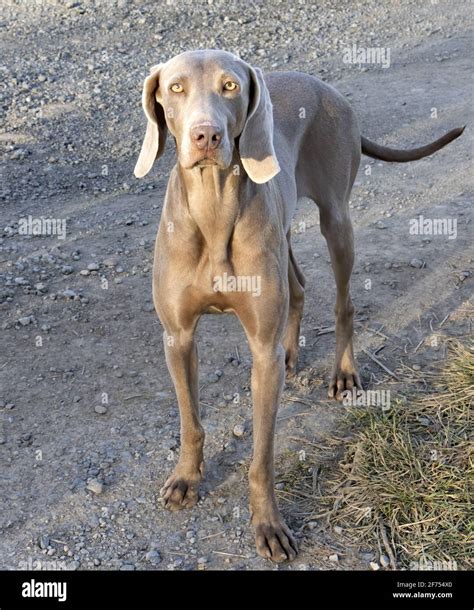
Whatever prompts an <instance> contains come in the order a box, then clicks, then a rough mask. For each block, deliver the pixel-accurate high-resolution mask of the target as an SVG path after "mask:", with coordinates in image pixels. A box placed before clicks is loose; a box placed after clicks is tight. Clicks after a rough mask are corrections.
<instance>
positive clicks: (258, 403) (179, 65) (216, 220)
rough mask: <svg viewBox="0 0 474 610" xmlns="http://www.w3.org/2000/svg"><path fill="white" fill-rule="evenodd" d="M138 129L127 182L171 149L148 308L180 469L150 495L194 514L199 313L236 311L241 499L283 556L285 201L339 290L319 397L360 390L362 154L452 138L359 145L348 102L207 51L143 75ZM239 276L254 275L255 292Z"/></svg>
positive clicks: (295, 307) (415, 152)
mask: <svg viewBox="0 0 474 610" xmlns="http://www.w3.org/2000/svg"><path fill="white" fill-rule="evenodd" d="M142 104H143V109H144V112H145V115H146V118H147V128H146V134H145V137H144V141H143V145H142V148H141V152H140V155H139V158H138V161H137V164H136V166H135V175H136V176H137V177H138V178H140V177H142V176H144V175H145V174H147V173H148V172H149V171H150V169H151V167H152V165H153V163H154V161H155V159H157V158H159V157H160V156H161V155H162V154H163V151H164V148H165V140H166V137H167V133H168V132H169V133H170V134H171V135H172V136H173V137H174V139H175V143H176V149H177V163H176V165H175V166H174V167H173V169H172V171H171V174H170V177H169V181H168V187H167V191H166V197H165V203H164V207H163V212H162V216H161V222H160V226H159V230H158V235H157V240H156V247H155V255H154V268H153V300H154V304H155V308H156V312H157V314H158V316H159V318H160V320H161V323H162V325H163V327H164V347H165V354H166V362H167V365H168V369H169V371H170V374H171V377H172V379H173V383H174V387H175V390H176V394H177V399H178V404H179V411H180V418H181V448H180V456H179V460H178V463H177V465H176V467H175V469H174V471H173V473H172V474H171V476H170V477H169V478H168V479H167V481H166V482H165V484H164V487H163V488H162V489H161V496H162V501H163V504H164V505H165V507H166V508H168V509H170V510H179V509H183V508H190V507H192V506H194V505H195V504H196V502H197V500H198V486H199V483H200V481H201V478H202V476H203V472H204V461H203V445H204V430H203V427H202V425H201V422H200V418H199V392H198V355H197V346H196V342H195V329H196V325H197V323H198V320H199V318H200V317H201V315H202V314H205V313H233V314H235V315H236V316H237V317H238V318H239V320H240V322H241V324H242V326H243V328H244V330H245V333H246V336H247V339H248V343H249V346H250V350H251V353H252V381H251V389H252V400H253V443H254V447H253V457H252V463H251V466H250V470H249V501H250V511H251V515H252V524H253V526H254V529H255V539H256V547H257V551H258V553H259V554H260V555H261V556H263V557H265V558H269V559H271V560H272V561H274V562H282V561H285V560H293V559H294V558H295V556H296V554H297V544H296V541H295V538H294V536H293V534H292V532H291V531H290V529H289V528H288V526H287V525H286V523H285V521H284V520H283V518H282V516H281V514H280V512H279V509H278V506H277V502H276V498H275V493H274V484H275V481H274V471H273V453H274V433H275V421H276V415H277V409H278V404H279V402H280V398H281V394H282V389H283V386H284V380H285V371H286V374H287V375H292V374H294V372H295V367H296V361H297V356H298V339H299V332H300V321H301V317H302V313H303V302H304V286H305V278H304V276H303V273H302V272H301V269H300V268H299V267H298V264H297V262H296V260H295V257H294V254H293V251H292V248H291V241H290V237H291V220H292V217H293V215H294V212H295V208H296V202H297V199H298V198H300V197H308V198H310V199H312V200H313V201H315V202H316V203H317V205H318V207H319V213H320V221H321V232H322V234H323V236H324V237H325V239H326V241H327V245H328V249H329V254H330V258H331V263H332V268H333V271H334V277H335V281H336V287H337V297H336V305H335V317H336V327H335V328H336V331H335V334H336V360H335V365H334V370H333V373H332V377H331V379H330V384H329V397H333V398H336V399H338V400H341V399H342V397H343V395H344V392H345V391H347V390H352V388H360V387H361V382H360V379H359V375H358V373H357V368H356V363H355V359H354V351H353V346H352V335H353V319H354V306H353V304H352V300H351V296H350V290H349V281H350V276H351V272H352V267H353V261H354V245H353V231H352V226H351V220H350V216H349V206H348V201H349V196H350V192H351V188H352V185H353V183H354V180H355V177H356V174H357V171H358V168H359V164H360V158H361V153H362V154H365V155H368V156H370V157H373V158H375V159H381V160H382V161H398V162H406V161H414V160H416V159H421V158H422V157H426V156H428V155H431V154H432V153H434V152H436V151H437V150H439V149H440V148H442V147H443V146H445V145H446V144H448V143H449V142H451V141H452V140H454V139H455V138H457V137H458V136H460V135H461V133H462V131H463V128H457V129H454V130H452V131H450V132H449V133H447V134H445V135H444V136H443V137H441V138H440V139H438V140H436V141H435V142H432V143H431V144H428V145H426V146H422V147H420V148H415V149H412V150H395V149H392V148H387V147H385V146H380V145H378V144H375V143H374V142H371V141H370V140H368V139H367V138H365V137H363V136H361V134H360V131H359V125H358V122H357V118H356V116H355V114H354V112H353V110H352V108H351V106H350V105H349V103H348V102H347V101H346V99H345V98H344V97H343V96H342V95H341V94H339V93H338V92H337V91H336V90H335V89H333V88H332V87H331V86H330V85H328V84H326V83H324V82H322V81H321V80H319V79H318V78H315V77H314V76H309V75H306V74H302V73H299V72H272V73H270V74H267V75H266V76H265V77H264V76H263V74H262V72H261V70H260V69H259V68H254V67H252V66H250V65H249V64H247V63H245V62H244V61H242V60H241V59H239V58H238V57H237V56H235V55H233V54H231V53H228V52H225V51H216V50H200V51H191V52H185V53H182V54H180V55H178V56H176V57H174V58H173V59H170V60H169V61H167V62H166V63H163V64H160V65H157V66H155V67H153V68H152V69H151V73H150V75H149V76H148V77H147V78H146V79H145V82H144V85H143V94H142ZM242 278H257V279H258V284H259V286H260V290H259V291H256V290H250V289H239V287H240V288H242V286H244V287H245V286H247V287H248V286H249V282H245V281H244V282H242V281H241V279H242Z"/></svg>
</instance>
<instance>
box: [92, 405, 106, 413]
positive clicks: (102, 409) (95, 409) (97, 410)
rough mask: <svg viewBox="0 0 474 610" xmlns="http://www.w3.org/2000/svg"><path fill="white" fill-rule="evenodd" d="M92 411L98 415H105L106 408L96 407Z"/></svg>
mask: <svg viewBox="0 0 474 610" xmlns="http://www.w3.org/2000/svg"><path fill="white" fill-rule="evenodd" d="M94 411H95V412H96V413H98V414H99V415H105V414H106V413H107V407H106V406H105V405H97V406H96V407H94Z"/></svg>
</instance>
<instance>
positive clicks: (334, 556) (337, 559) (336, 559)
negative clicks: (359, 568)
mask: <svg viewBox="0 0 474 610" xmlns="http://www.w3.org/2000/svg"><path fill="white" fill-rule="evenodd" d="M328 559H329V561H332V562H333V563H337V562H338V561H339V555H338V554H337V553H334V554H333V555H329V557H328Z"/></svg>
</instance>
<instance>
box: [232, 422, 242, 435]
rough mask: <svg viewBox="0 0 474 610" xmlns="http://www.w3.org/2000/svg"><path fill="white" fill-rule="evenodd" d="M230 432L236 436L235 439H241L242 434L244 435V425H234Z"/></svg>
mask: <svg viewBox="0 0 474 610" xmlns="http://www.w3.org/2000/svg"><path fill="white" fill-rule="evenodd" d="M232 431H233V433H234V436H236V437H237V438H242V437H243V436H244V434H245V425H244V424H236V425H235V426H234V429H233V430H232Z"/></svg>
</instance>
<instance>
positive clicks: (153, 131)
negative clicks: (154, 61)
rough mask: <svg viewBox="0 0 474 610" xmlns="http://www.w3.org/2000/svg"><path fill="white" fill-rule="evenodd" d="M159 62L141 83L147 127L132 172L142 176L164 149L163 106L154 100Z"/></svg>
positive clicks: (158, 76)
mask: <svg viewBox="0 0 474 610" xmlns="http://www.w3.org/2000/svg"><path fill="white" fill-rule="evenodd" d="M160 69H161V64H159V65H157V66H154V67H153V68H152V69H151V74H150V76H148V77H147V78H146V79H145V82H144V83H143V93H142V106H143V110H144V112H145V115H146V118H147V127H146V133H145V137H144V139H143V144H142V149H141V151H140V156H139V157H138V161H137V164H136V165H135V169H134V172H133V173H134V174H135V176H136V177H137V178H142V177H143V176H145V174H148V172H149V171H150V169H151V167H152V165H153V163H154V161H155V159H158V157H161V155H162V154H163V151H164V149H165V140H166V132H167V128H166V121H165V113H164V111H163V107H162V105H161V104H159V103H158V102H157V100H156V94H157V92H158V89H159V86H160Z"/></svg>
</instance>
